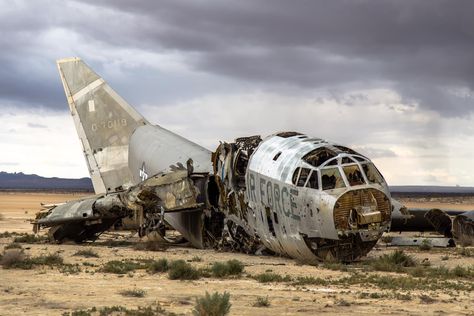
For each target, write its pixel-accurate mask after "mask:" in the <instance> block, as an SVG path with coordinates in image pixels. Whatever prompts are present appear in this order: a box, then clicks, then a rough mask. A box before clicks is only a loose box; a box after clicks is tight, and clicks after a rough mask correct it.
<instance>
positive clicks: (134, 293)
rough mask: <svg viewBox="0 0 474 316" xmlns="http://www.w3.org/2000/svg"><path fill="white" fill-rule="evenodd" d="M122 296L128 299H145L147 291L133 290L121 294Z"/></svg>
mask: <svg viewBox="0 0 474 316" xmlns="http://www.w3.org/2000/svg"><path fill="white" fill-rule="evenodd" d="M119 294H120V295H122V296H126V297H145V294H146V291H145V290H139V289H133V290H124V291H121V292H119Z"/></svg>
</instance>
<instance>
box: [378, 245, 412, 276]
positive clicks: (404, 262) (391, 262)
mask: <svg viewBox="0 0 474 316" xmlns="http://www.w3.org/2000/svg"><path fill="white" fill-rule="evenodd" d="M369 264H370V265H371V266H372V267H373V268H374V269H375V270H377V271H391V272H400V271H403V270H404V268H406V267H414V266H416V261H415V259H414V258H413V257H412V256H410V255H407V254H406V253H405V252H403V250H396V251H394V252H392V253H391V254H385V255H383V256H380V257H379V258H377V259H375V260H373V261H371V262H369Z"/></svg>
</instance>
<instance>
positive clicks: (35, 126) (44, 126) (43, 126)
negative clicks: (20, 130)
mask: <svg viewBox="0 0 474 316" xmlns="http://www.w3.org/2000/svg"><path fill="white" fill-rule="evenodd" d="M26 125H27V126H28V127H30V128H48V127H47V126H46V125H43V124H38V123H31V122H28V123H27V124H26Z"/></svg>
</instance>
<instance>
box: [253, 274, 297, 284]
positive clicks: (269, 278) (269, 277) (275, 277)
mask: <svg viewBox="0 0 474 316" xmlns="http://www.w3.org/2000/svg"><path fill="white" fill-rule="evenodd" d="M253 278H254V279H255V280H257V281H258V282H260V283H269V282H291V281H292V278H291V277H290V276H289V275H285V276H284V277H283V276H281V275H279V274H276V273H273V272H265V273H260V274H257V275H255V276H254V277H253Z"/></svg>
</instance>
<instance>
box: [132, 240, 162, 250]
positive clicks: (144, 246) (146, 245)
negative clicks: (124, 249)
mask: <svg viewBox="0 0 474 316" xmlns="http://www.w3.org/2000/svg"><path fill="white" fill-rule="evenodd" d="M133 248H134V249H135V250H148V251H165V250H166V249H168V245H166V244H164V243H161V242H158V241H154V240H147V241H145V242H139V243H136V244H135V245H134V247H133Z"/></svg>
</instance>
